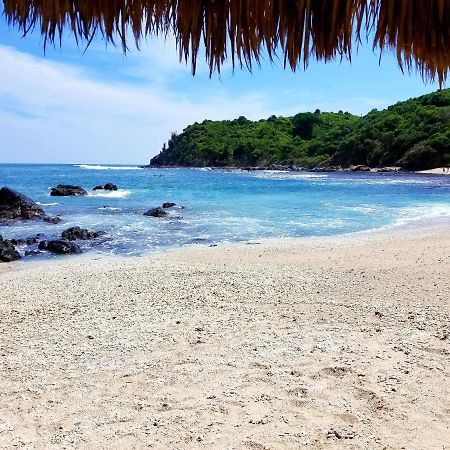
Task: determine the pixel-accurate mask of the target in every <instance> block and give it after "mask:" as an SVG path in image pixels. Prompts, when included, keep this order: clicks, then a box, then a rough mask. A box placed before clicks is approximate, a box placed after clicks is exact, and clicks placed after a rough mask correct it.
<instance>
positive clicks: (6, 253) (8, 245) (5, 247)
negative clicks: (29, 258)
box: [0, 236, 21, 262]
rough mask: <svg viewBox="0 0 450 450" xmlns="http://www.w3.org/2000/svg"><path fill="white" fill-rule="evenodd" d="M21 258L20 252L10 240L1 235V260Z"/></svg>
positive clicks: (11, 260)
mask: <svg viewBox="0 0 450 450" xmlns="http://www.w3.org/2000/svg"><path fill="white" fill-rule="evenodd" d="M19 259H21V256H20V253H19V252H18V251H17V250H16V248H15V247H14V245H13V244H12V242H11V241H9V240H3V238H2V236H0V262H13V261H17V260H19Z"/></svg>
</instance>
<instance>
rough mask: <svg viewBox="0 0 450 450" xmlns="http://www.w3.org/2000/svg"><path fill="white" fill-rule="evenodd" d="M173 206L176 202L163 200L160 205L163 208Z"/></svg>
mask: <svg viewBox="0 0 450 450" xmlns="http://www.w3.org/2000/svg"><path fill="white" fill-rule="evenodd" d="M174 206H177V204H176V203H173V202H165V203H163V205H162V207H163V208H173V207H174Z"/></svg>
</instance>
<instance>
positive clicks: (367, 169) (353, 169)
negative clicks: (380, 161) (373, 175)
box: [348, 164, 370, 172]
mask: <svg viewBox="0 0 450 450" xmlns="http://www.w3.org/2000/svg"><path fill="white" fill-rule="evenodd" d="M348 170H350V172H370V167H369V166H365V165H364V164H357V165H356V166H350V167H349V168H348Z"/></svg>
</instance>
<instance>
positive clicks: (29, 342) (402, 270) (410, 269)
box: [0, 227, 450, 449]
mask: <svg viewBox="0 0 450 450" xmlns="http://www.w3.org/2000/svg"><path fill="white" fill-rule="evenodd" d="M449 280H450V231H449V229H448V227H447V228H444V227H436V228H429V229H420V230H419V229H410V230H398V231H391V232H383V233H381V232H380V233H372V234H370V233H366V234H357V235H352V236H347V237H336V238H320V239H318V238H317V239H296V240H285V241H268V242H262V243H257V242H253V243H252V245H249V244H242V245H226V246H218V247H214V248H207V247H206V248H205V247H200V248H189V249H184V250H180V251H171V252H167V253H165V254H160V255H156V256H146V257H140V258H119V257H117V258H114V259H105V258H103V259H95V258H93V257H89V256H86V257H81V258H79V259H75V258H70V259H58V260H56V261H51V262H45V263H27V264H16V265H13V264H11V265H7V264H2V265H0V286H1V289H0V317H1V320H0V335H1V340H0V355H1V359H0V448H25V449H63V448H64V449H97V448H98V449H106V448H108V449H128V448H137V449H141V448H157V449H166V448H167V449H182V448H195V449H196V448H217V449H295V448H314V449H321V448H327V449H328V448H331V449H333V448H346V449H353V448H354V449H359V448H361V449H401V448H407V449H444V448H448V446H449V443H450V337H449V335H450V302H449V298H450V282H449Z"/></svg>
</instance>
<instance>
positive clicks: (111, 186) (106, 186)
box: [93, 183, 118, 191]
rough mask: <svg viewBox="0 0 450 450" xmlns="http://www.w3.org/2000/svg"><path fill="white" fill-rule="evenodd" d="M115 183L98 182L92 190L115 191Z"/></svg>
mask: <svg viewBox="0 0 450 450" xmlns="http://www.w3.org/2000/svg"><path fill="white" fill-rule="evenodd" d="M117 189H118V188H117V185H115V184H114V183H106V184H100V185H98V186H95V187H94V189H93V190H94V191H101V190H104V191H117Z"/></svg>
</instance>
